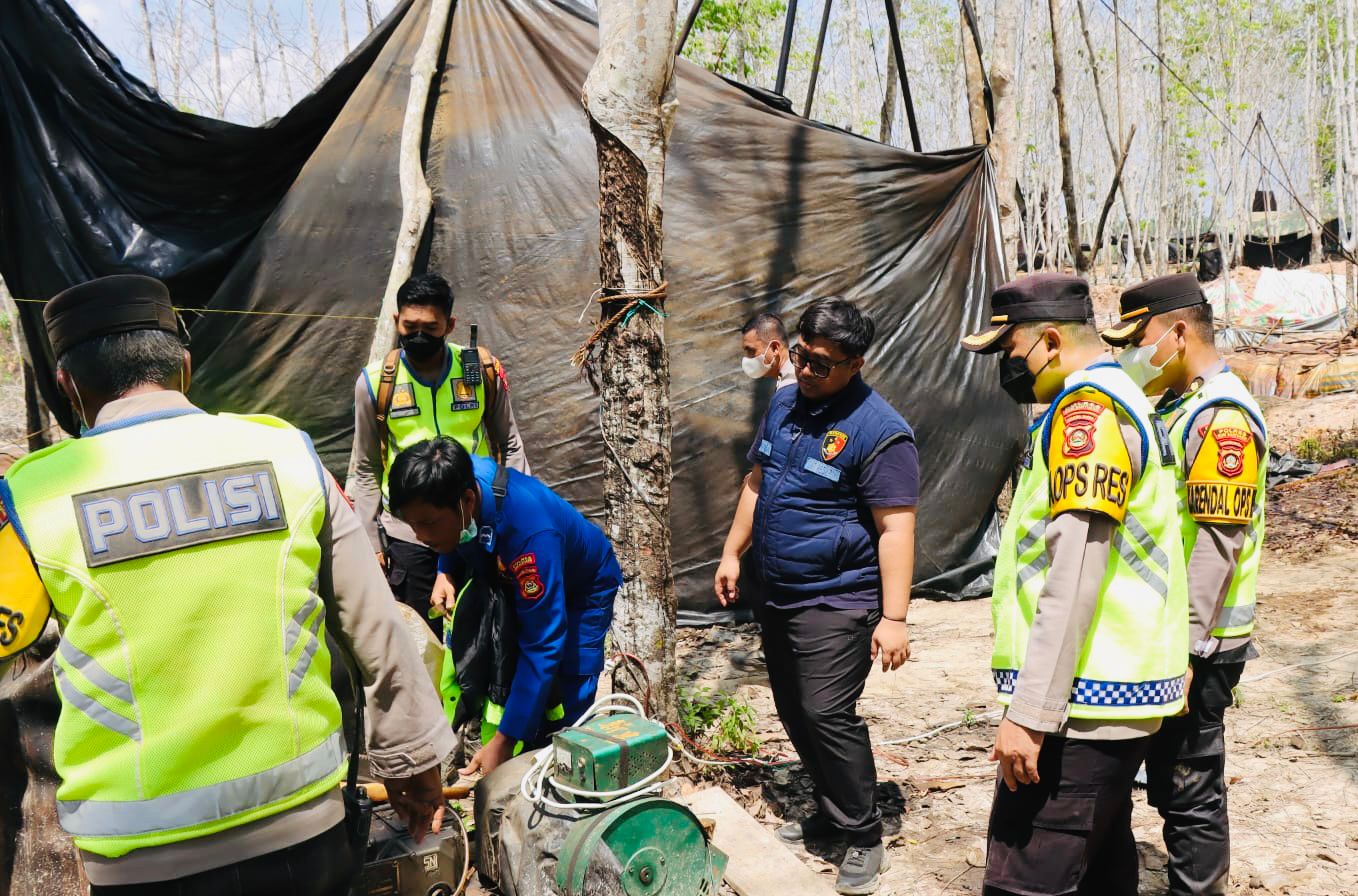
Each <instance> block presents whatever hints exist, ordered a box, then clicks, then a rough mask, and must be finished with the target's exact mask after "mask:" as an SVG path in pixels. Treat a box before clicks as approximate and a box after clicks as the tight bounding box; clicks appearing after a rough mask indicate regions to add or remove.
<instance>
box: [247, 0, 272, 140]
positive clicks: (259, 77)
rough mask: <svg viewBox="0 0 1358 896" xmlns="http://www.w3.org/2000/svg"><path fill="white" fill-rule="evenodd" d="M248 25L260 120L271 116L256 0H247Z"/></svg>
mask: <svg viewBox="0 0 1358 896" xmlns="http://www.w3.org/2000/svg"><path fill="white" fill-rule="evenodd" d="M245 20H246V26H247V27H248V28H249V30H250V54H251V56H253V58H254V62H255V90H256V91H257V92H258V93H259V121H260V122H263V121H265V120H266V119H267V118H268V117H269V110H268V101H267V99H266V97H265V94H264V62H263V60H261V59H260V58H259V28H258V26H257V25H256V24H255V0H245Z"/></svg>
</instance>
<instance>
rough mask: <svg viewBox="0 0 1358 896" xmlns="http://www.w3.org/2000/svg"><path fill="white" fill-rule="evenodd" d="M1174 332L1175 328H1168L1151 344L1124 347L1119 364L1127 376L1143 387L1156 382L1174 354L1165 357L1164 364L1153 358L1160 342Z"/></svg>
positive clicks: (1119, 356)
mask: <svg viewBox="0 0 1358 896" xmlns="http://www.w3.org/2000/svg"><path fill="white" fill-rule="evenodd" d="M1173 332H1174V331H1173V330H1166V331H1165V334H1164V336H1161V337H1160V338H1159V339H1157V340H1155V341H1154V342H1153V343H1151V344H1150V345H1142V346H1139V347H1137V348H1129V349H1124V350H1123V351H1122V352H1121V353H1119V354H1118V366H1119V367H1121V368H1122V369H1123V371H1124V372H1125V373H1126V374H1127V376H1129V377H1131V378H1132V382H1134V383H1136V384H1137V385H1138V386H1140V387H1141V388H1142V389H1144V388H1146V387H1147V386H1149V385H1150V384H1151V383H1153V382H1155V380H1156V379H1157V378H1159V376H1160V374H1162V373H1164V372H1165V368H1166V367H1168V366H1169V362H1170V361H1173V360H1174V355H1170V356H1169V357H1168V358H1166V359H1165V363H1164V364H1160V365H1156V364H1155V363H1154V362H1153V361H1151V359H1152V358H1154V357H1155V353H1156V352H1157V351H1159V349H1160V343H1162V342H1164V341H1165V336H1169V335H1170V334H1171V333H1173ZM1174 354H1175V355H1177V354H1178V352H1175V353H1174Z"/></svg>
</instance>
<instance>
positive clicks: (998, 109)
mask: <svg viewBox="0 0 1358 896" xmlns="http://www.w3.org/2000/svg"><path fill="white" fill-rule="evenodd" d="M1018 6H1019V5H1018V0H995V43H994V45H993V46H991V48H990V54H991V55H990V93H991V100H992V101H993V102H994V104H995V134H994V137H993V139H992V140H991V143H990V152H991V157H992V158H993V159H994V160H995V189H996V193H997V195H998V198H999V205H1000V230H1001V231H1002V232H1003V233H1004V262H1005V271H1006V276H1009V277H1013V276H1015V274H1017V272H1018V242H1019V240H1018V237H1019V232H1020V230H1021V229H1022V222H1021V221H1020V220H1019V214H1018V201H1017V193H1018V178H1017V168H1018V165H1017V162H1018V160H1017V158H1016V157H1015V153H1014V140H1015V135H1016V134H1017V133H1018V97H1017V96H1016V95H1015V91H1014V67H1015V56H1016V54H1017V52H1018V41H1017V40H1016V37H1017V35H1018V32H1019V25H1018V21H1019V14H1018ZM889 57H890V54H888V58H889ZM887 81H888V85H894V84H895V78H891V77H888V79H887ZM893 108H894V105H893ZM1025 245H1026V246H1027V250H1028V254H1029V255H1030V256H1031V254H1032V251H1033V250H1032V245H1031V243H1025Z"/></svg>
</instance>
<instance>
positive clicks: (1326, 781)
mask: <svg viewBox="0 0 1358 896" xmlns="http://www.w3.org/2000/svg"><path fill="white" fill-rule="evenodd" d="M1355 510H1358V470H1354V469H1348V470H1340V471H1337V472H1336V473H1334V474H1330V475H1325V476H1320V477H1315V478H1313V479H1310V480H1305V481H1302V482H1298V483H1295V484H1292V485H1290V486H1287V487H1282V488H1279V489H1276V490H1275V491H1274V494H1273V496H1272V499H1271V501H1270V516H1269V534H1268V539H1267V541H1266V550H1267V553H1266V556H1265V562H1264V568H1263V572H1262V574H1261V582H1260V595H1259V604H1260V610H1259V626H1258V630H1257V634H1256V644H1257V646H1258V648H1259V650H1260V652H1261V653H1262V654H1263V655H1262V657H1261V658H1260V659H1257V660H1255V661H1253V662H1251V663H1250V664H1249V666H1248V668H1247V669H1246V673H1245V679H1244V681H1242V683H1241V685H1240V688H1239V690H1238V703H1237V706H1236V707H1235V708H1234V709H1233V710H1232V711H1231V712H1230V713H1229V715H1228V722H1227V738H1228V747H1227V749H1228V758H1227V772H1228V776H1229V781H1230V785H1231V786H1230V802H1231V824H1232V843H1233V853H1234V864H1233V867H1232V872H1231V888H1230V891H1229V892H1230V893H1232V894H1245V893H1250V894H1262V893H1289V894H1295V896H1333V894H1348V893H1358V811H1356V810H1358V644H1355V643H1354V642H1353V640H1352V638H1351V636H1350V633H1351V632H1353V631H1355V630H1358V584H1355V582H1354V576H1355V572H1356V571H1358V560H1356V559H1355V558H1356V557H1358V553H1355V549H1358V524H1355V522H1354V520H1355ZM911 632H912V649H913V653H914V658H913V659H912V660H911V662H910V663H909V664H908V665H907V666H906V667H905V668H904V669H902V670H899V671H897V672H894V673H885V674H884V673H882V672H880V670H874V672H873V674H872V675H871V676H870V677H869V679H868V685H867V689H866V691H865V693H864V696H863V700H862V702H861V704H860V711H861V713H862V715H863V716H864V718H866V719H867V720H868V723H869V726H870V727H871V731H872V737H873V741H874V743H875V744H876V747H877V749H876V752H877V759H878V766H877V773H878V780H879V785H878V791H879V795H880V797H881V798H882V806H883V811H884V813H885V815H886V817H887V831H888V844H889V848H890V850H891V853H892V859H893V861H892V868H891V870H890V871H889V872H888V873H887V875H886V876H885V878H884V885H883V888H882V890H881V892H882V893H884V894H901V896H904V894H920V896H932V894H945V893H946V894H956V893H979V892H980V890H981V878H982V868H981V866H982V865H983V864H984V853H985V844H984V837H985V830H986V819H987V813H988V811H989V806H990V800H991V795H992V789H993V787H994V783H993V782H994V766H993V764H992V763H991V762H990V761H989V759H988V756H989V751H990V748H991V746H992V745H993V741H994V725H995V724H996V721H995V719H993V718H991V717H990V714H991V713H992V712H993V711H994V709H995V705H994V703H993V693H992V690H993V689H992V687H991V684H990V677H989V672H988V666H989V652H990V637H991V624H990V611H989V601H988V600H978V601H967V602H961V603H946V602H924V601H921V602H917V603H916V604H915V605H914V606H913V607H912V608H911ZM757 647H758V637H757V633H756V631H755V628H754V627H753V626H741V627H734V628H714V629H706V630H689V631H686V632H684V633H683V636H682V638H681V646H680V664H681V668H683V669H685V670H686V672H687V673H688V674H689V675H690V676H691V677H692V678H693V680H695V681H697V682H700V683H703V684H706V685H715V686H718V687H722V688H725V689H728V690H733V689H734V690H737V691H739V693H741V694H742V695H743V696H745V697H746V698H747V699H748V700H749V701H750V703H751V704H752V705H753V707H754V708H755V710H756V712H757V714H758V718H759V732H760V736H761V738H762V739H763V742H764V744H763V749H764V751H765V752H766V753H768V754H779V753H787V752H789V751H790V747H789V745H788V743H787V740H786V738H785V737H784V735H783V732H782V730H781V728H780V727H779V724H778V719H777V715H776V714H775V712H774V709H773V702H772V698H771V696H770V693H769V690H768V686H767V681H766V680H763V679H761V678H759V677H758V675H754V674H751V673H750V672H748V671H742V670H747V669H749V668H750V663H749V659H748V658H749V657H750V656H751V655H752V654H753V653H754V652H755V651H757ZM964 719H967V720H970V724H963V725H960V726H958V727H956V728H953V729H951V730H947V731H944V732H941V733H938V734H936V735H934V736H932V737H928V738H925V739H921V740H916V741H914V742H909V743H897V741H900V740H902V739H905V738H911V737H919V736H920V735H923V734H925V733H927V732H930V731H931V730H933V729H936V728H938V727H939V726H943V725H948V724H951V723H957V722H962V721H963V720H964ZM690 769H691V767H690ZM710 774H711V773H709V778H710ZM717 777H718V778H719V779H720V780H722V781H723V782H724V783H725V784H726V785H727V786H728V787H730V788H731V789H732V791H733V792H734V793H736V794H737V799H739V800H740V801H742V803H743V804H744V805H745V806H746V808H747V809H749V810H750V811H751V813H752V814H753V815H755V817H756V818H758V819H760V821H762V822H763V823H764V824H766V825H768V826H770V827H775V826H777V825H779V824H781V823H782V822H783V820H784V819H789V818H799V817H801V816H802V815H804V814H806V813H808V812H809V811H810V809H811V802H810V783H809V781H808V780H807V778H806V776H805V775H804V774H803V772H802V770H801V767H800V766H799V765H791V766H788V767H784V768H777V769H772V768H750V767H739V768H736V769H733V770H722V771H720V772H718V773H717ZM1134 799H1135V805H1136V809H1135V816H1134V829H1135V834H1136V839H1137V842H1138V845H1139V847H1140V851H1141V856H1142V864H1143V872H1142V875H1141V892H1142V893H1146V894H1160V893H1164V892H1166V877H1165V872H1164V868H1165V861H1166V859H1165V852H1164V846H1163V842H1162V840H1161V836H1160V820H1159V817H1158V815H1157V814H1156V813H1155V810H1154V809H1152V808H1151V807H1149V806H1148V805H1147V804H1146V801H1145V794H1144V792H1140V791H1138V792H1137V794H1136V795H1135V797H1134ZM810 847H811V848H810V849H809V850H808V849H796V850H794V852H795V853H796V854H797V855H798V856H799V857H800V858H801V859H802V861H804V862H806V863H807V864H808V865H810V866H811V867H813V868H815V869H817V870H818V871H821V872H823V873H824V874H825V875H826V878H827V881H830V880H832V876H833V873H834V863H835V862H837V861H838V860H839V858H841V856H842V849H843V847H842V846H840V847H836V846H835V845H834V844H817V843H812V844H810Z"/></svg>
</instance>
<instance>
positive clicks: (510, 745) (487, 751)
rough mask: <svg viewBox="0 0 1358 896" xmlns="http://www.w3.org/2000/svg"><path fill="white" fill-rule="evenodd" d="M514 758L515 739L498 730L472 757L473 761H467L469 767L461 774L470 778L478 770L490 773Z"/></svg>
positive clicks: (482, 772) (485, 773)
mask: <svg viewBox="0 0 1358 896" xmlns="http://www.w3.org/2000/svg"><path fill="white" fill-rule="evenodd" d="M513 758H514V741H513V739H512V738H509V737H506V736H505V735H503V734H501V733H500V732H498V731H497V732H495V736H494V737H492V738H491V739H490V742H489V743H487V744H485V745H484V746H482V747H481V749H479V750H477V751H476V755H475V756H473V757H472V761H471V762H469V763H467V767H466V768H464V769H462V771H461V772H460V773H459V774H461V775H462V777H464V778H469V777H471V776H472V775H474V774H476V773H477V772H480V773H481V774H483V775H488V774H490V773H491V772H493V771H495V769H496V768H497V767H498V766H500V765H502V764H503V763H505V762H508V761H509V760H510V759H513Z"/></svg>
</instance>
